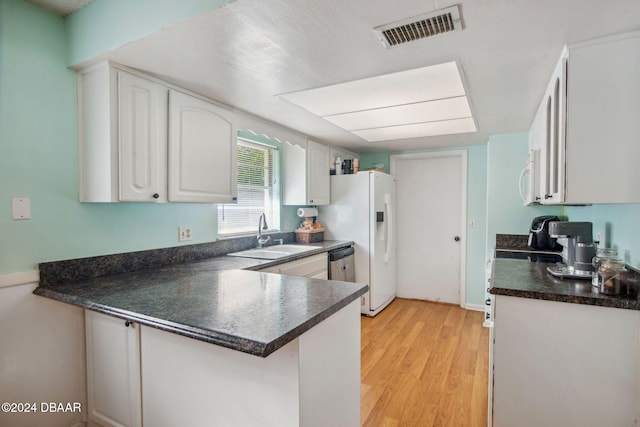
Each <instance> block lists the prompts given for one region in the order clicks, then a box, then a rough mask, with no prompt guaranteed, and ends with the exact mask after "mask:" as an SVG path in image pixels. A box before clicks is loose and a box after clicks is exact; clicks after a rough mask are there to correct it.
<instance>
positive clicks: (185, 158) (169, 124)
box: [78, 62, 237, 203]
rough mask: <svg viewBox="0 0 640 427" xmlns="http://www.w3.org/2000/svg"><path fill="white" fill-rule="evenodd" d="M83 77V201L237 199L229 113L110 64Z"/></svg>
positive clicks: (233, 131)
mask: <svg viewBox="0 0 640 427" xmlns="http://www.w3.org/2000/svg"><path fill="white" fill-rule="evenodd" d="M78 81H79V98H78V99H79V118H80V201H81V202H118V201H126V202H191V203H231V202H233V201H235V198H236V180H235V176H236V144H237V142H236V126H235V118H234V115H233V112H232V111H231V110H228V109H226V108H223V107H221V106H218V105H216V104H214V103H212V102H209V101H207V100H205V99H204V98H202V97H198V96H195V95H192V94H188V93H187V91H184V90H180V88H177V87H174V86H172V85H170V84H168V83H165V82H162V81H160V80H157V79H155V78H152V77H149V76H146V75H144V74H141V73H138V72H136V71H134V70H129V69H126V68H125V67H120V66H114V65H113V64H110V63H108V62H105V63H102V64H99V65H97V66H95V67H91V68H88V69H86V70H83V71H81V72H80V73H79V78H78Z"/></svg>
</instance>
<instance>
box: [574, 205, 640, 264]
mask: <svg viewBox="0 0 640 427" xmlns="http://www.w3.org/2000/svg"><path fill="white" fill-rule="evenodd" d="M565 215H567V218H568V219H569V220H570V221H591V222H593V236H594V238H595V236H596V233H598V232H600V233H601V235H602V241H601V246H607V247H614V248H617V249H618V254H619V255H620V256H621V257H622V258H623V259H624V260H625V262H626V263H627V264H629V265H631V266H633V267H636V268H638V269H640V227H639V223H640V204H630V205H593V206H567V207H566V208H565Z"/></svg>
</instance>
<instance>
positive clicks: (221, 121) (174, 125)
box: [169, 90, 237, 203]
mask: <svg viewBox="0 0 640 427" xmlns="http://www.w3.org/2000/svg"><path fill="white" fill-rule="evenodd" d="M236 138H237V134H236V125H235V120H234V117H233V113H232V111H230V110H227V109H225V108H222V107H219V106H217V105H214V104H212V103H209V102H206V101H204V100H202V99H199V98H195V97H192V96H189V95H187V94H184V93H182V92H178V91H175V90H171V91H170V94H169V201H170V202H199V203H232V202H234V201H235V200H236V173H237V172H236V154H237V153H236V150H237V140H236Z"/></svg>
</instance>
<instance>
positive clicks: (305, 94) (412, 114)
mask: <svg viewBox="0 0 640 427" xmlns="http://www.w3.org/2000/svg"><path fill="white" fill-rule="evenodd" d="M280 97H281V98H283V99H285V100H287V101H289V102H291V103H292V104H295V105H298V106H299V107H302V108H304V109H305V110H307V111H309V112H311V113H313V114H315V115H316V116H319V117H322V118H324V119H325V120H327V121H329V122H331V123H333V124H335V125H337V126H340V127H341V128H343V129H345V130H347V131H349V132H351V133H352V134H354V135H357V136H359V137H361V138H363V139H365V140H366V141H368V142H375V141H386V140H397V139H405V138H415V137H420V136H435V135H449V134H456V133H467V132H475V131H476V130H477V128H476V125H475V122H474V119H473V116H472V113H471V108H470V105H469V100H468V98H467V95H466V93H465V88H464V84H463V79H462V74H461V72H460V67H458V65H457V63H456V62H454V61H452V62H446V63H443V64H438V65H432V66H428V67H421V68H417V69H413V70H408V71H401V72H397V73H390V74H385V75H380V76H374V77H369V78H365V79H361V80H354V81H350V82H345V83H339V84H335V85H331V86H324V87H320V88H314V89H309V90H303V91H298V92H292V93H287V94H282V95H280Z"/></svg>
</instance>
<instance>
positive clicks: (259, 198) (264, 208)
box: [218, 139, 280, 234]
mask: <svg viewBox="0 0 640 427" xmlns="http://www.w3.org/2000/svg"><path fill="white" fill-rule="evenodd" d="M274 158H275V148H273V147H268V146H265V145H261V144H256V143H252V142H250V141H246V140H242V139H239V140H238V178H237V185H238V201H237V203H236V204H233V205H218V234H243V233H256V232H257V231H258V219H259V217H260V215H261V214H262V213H264V214H265V215H266V217H267V223H268V224H269V229H270V230H277V229H278V228H279V225H280V218H279V212H278V211H279V209H277V208H279V200H277V199H276V197H277V196H276V191H275V184H276V182H275V181H276V178H275V170H274Z"/></svg>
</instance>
